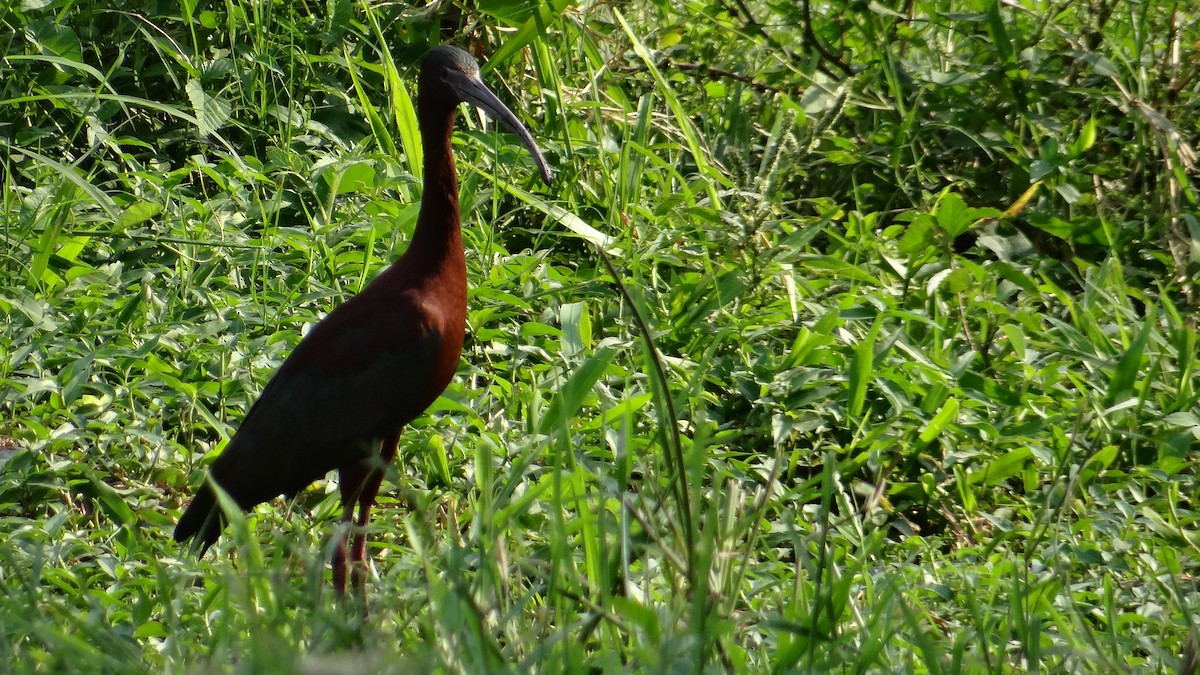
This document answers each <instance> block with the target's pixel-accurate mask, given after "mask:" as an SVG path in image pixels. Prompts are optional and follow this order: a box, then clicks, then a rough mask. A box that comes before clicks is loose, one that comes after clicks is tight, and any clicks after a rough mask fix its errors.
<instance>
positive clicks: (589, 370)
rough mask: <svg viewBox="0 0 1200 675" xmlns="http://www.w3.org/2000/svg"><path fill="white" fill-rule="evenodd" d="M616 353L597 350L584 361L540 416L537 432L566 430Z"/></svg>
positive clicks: (606, 349)
mask: <svg viewBox="0 0 1200 675" xmlns="http://www.w3.org/2000/svg"><path fill="white" fill-rule="evenodd" d="M615 355H616V351H614V350H612V349H608V348H604V349H599V350H597V351H596V353H594V354H592V355H591V356H590V357H589V358H588V359H587V360H586V361H584V362H583V363H582V364H581V365H580V366H579V367H578V368H576V369H575V372H573V373H571V377H570V378H569V379H568V380H567V382H566V384H564V385H563V386H562V388H561V389H559V391H558V392H557V393H556V394H555V395H554V398H553V400H551V401H550V405H549V406H548V407H547V408H546V413H545V415H543V416H542V420H541V425H540V428H539V431H540V432H541V433H543V434H549V433H551V432H552V431H554V430H556V429H562V428H566V427H567V426H568V421H569V420H570V419H571V417H573V416H574V415H575V413H576V412H577V411H578V410H579V408H580V406H582V405H583V402H584V400H585V399H586V398H587V397H588V396H589V395H591V393H592V387H593V386H594V385H595V384H596V381H597V380H599V379H600V376H602V375H603V374H604V371H605V369H607V368H608V364H609V363H611V362H612V359H613V356H615Z"/></svg>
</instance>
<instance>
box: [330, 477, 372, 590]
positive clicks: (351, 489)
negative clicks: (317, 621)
mask: <svg viewBox="0 0 1200 675" xmlns="http://www.w3.org/2000/svg"><path fill="white" fill-rule="evenodd" d="M369 471H370V468H369V467H368V466H367V465H366V463H357V464H352V465H350V466H344V467H342V468H341V469H339V470H338V490H339V491H340V492H341V494H342V525H341V527H340V530H339V534H338V543H337V548H335V549H334V551H333V587H334V589H336V590H337V592H338V594H339V595H345V594H346V557H347V555H348V553H349V547H350V531H351V530H352V529H353V525H351V520H353V518H354V503H355V502H356V501H358V496H359V494H361V492H362V489H363V485H364V484H365V483H366V481H367V480H368V473H369Z"/></svg>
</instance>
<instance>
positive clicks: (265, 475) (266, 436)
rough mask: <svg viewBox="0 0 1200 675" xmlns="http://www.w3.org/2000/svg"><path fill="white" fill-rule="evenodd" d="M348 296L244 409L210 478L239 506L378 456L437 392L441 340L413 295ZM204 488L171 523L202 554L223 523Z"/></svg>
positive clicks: (178, 536) (291, 491) (433, 320)
mask: <svg viewBox="0 0 1200 675" xmlns="http://www.w3.org/2000/svg"><path fill="white" fill-rule="evenodd" d="M364 296H365V294H364V295H359V296H356V297H355V298H351V299H350V300H349V301H347V302H346V303H345V304H343V305H342V306H340V307H338V308H337V309H336V310H334V311H333V312H331V313H330V314H329V316H327V317H326V318H325V319H324V320H323V321H321V322H320V323H319V324H317V325H316V326H315V327H314V328H313V330H312V331H311V332H310V333H309V334H308V335H307V336H305V338H304V339H303V340H301V341H300V344H299V345H297V346H296V349H295V351H293V352H292V354H291V355H290V356H288V358H287V359H286V360H285V361H284V363H283V365H281V366H280V367H279V370H278V371H277V372H276V373H275V375H274V377H272V378H271V381H270V382H269V383H268V384H267V387H266V389H264V390H263V393H262V396H260V397H259V399H258V401H257V402H256V403H255V404H254V406H253V407H251V409H250V412H249V413H247V415H246V419H245V420H244V421H243V422H242V425H241V428H240V429H239V430H238V432H237V434H235V435H234V437H233V438H232V439H231V440H230V442H229V445H228V446H227V447H226V448H225V452H224V453H222V454H221V456H220V457H219V458H217V460H216V461H215V462H213V465H212V470H211V473H212V480H215V481H216V482H217V484H219V485H220V486H221V488H222V489H223V490H225V491H226V492H228V493H229V495H230V496H231V497H233V499H234V500H235V501H236V502H237V503H238V505H239V506H240V507H241V508H243V509H249V508H251V507H252V506H254V505H255V504H259V503H262V502H264V501H267V500H269V499H272V498H274V497H276V496H278V495H280V494H288V495H293V494H295V493H297V492H299V491H300V490H303V489H304V488H305V487H306V486H307V485H309V484H310V483H312V482H313V481H314V480H316V479H318V478H320V477H321V476H323V475H325V474H326V473H327V472H328V471H330V470H332V469H335V468H338V467H340V466H343V465H345V464H348V463H352V462H355V461H360V460H362V459H364V458H366V457H368V456H370V455H371V454H372V453H378V452H379V447H380V443H381V442H382V440H383V439H384V438H386V437H389V436H390V435H392V434H394V433H395V432H396V431H398V430H399V429H400V428H401V427H402V426H403V425H405V424H407V423H408V422H409V421H411V420H412V419H413V418H414V417H416V416H417V415H419V414H421V412H423V411H424V410H425V408H426V407H428V406H429V404H430V403H432V402H433V399H434V398H436V397H437V396H438V395H439V394H440V393H441V391H440V389H439V390H438V391H430V387H428V386H426V385H427V383H428V382H429V380H430V379H431V377H432V374H433V371H434V367H435V364H436V363H437V361H438V358H439V355H440V351H441V347H442V342H443V340H442V336H441V335H440V334H439V332H438V330H437V328H436V325H437V321H436V319H437V317H433V316H430V315H429V312H428V310H427V309H426V308H425V307H424V306H423V305H422V304H421V303H420V302H419V301H418V300H416V299H415V298H414V297H413V296H412V295H401V296H400V297H398V298H395V299H394V300H392V301H391V302H389V303H387V304H386V305H382V304H381V303H378V302H373V301H370V300H369V299H368V298H366V297H364ZM219 511H220V509H219V508H217V505H216V498H215V494H214V493H213V492H212V490H211V488H210V487H209V486H208V485H207V484H206V485H205V486H204V487H202V488H201V490H200V492H199V493H198V494H197V495H196V498H195V499H194V500H193V502H192V504H191V505H190V506H189V507H188V509H187V510H186V511H185V512H184V514H183V516H182V517H180V519H179V524H178V525H176V527H175V540H176V541H183V540H185V539H188V538H189V537H192V536H195V535H197V534H199V535H200V536H199V537H198V542H197V543H198V544H200V545H201V547H202V549H206V548H208V546H209V545H211V544H212V543H213V542H215V541H216V539H217V537H218V536H219V535H220V530H221V528H222V526H223V523H222V522H221V521H222V518H221V516H220V513H219Z"/></svg>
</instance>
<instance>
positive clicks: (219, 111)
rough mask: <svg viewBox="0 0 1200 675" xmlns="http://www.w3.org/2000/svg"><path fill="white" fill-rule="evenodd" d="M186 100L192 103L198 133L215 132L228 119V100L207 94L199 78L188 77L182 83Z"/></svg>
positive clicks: (229, 109)
mask: <svg viewBox="0 0 1200 675" xmlns="http://www.w3.org/2000/svg"><path fill="white" fill-rule="evenodd" d="M184 89H185V90H186V91H187V96H188V100H189V101H191V103H192V111H193V112H194V113H195V115H196V127H197V128H198V129H199V131H200V134H201V135H204V136H208V135H211V134H215V133H217V130H219V129H220V128H221V127H223V126H225V122H227V121H229V113H230V111H231V110H232V108H231V106H230V105H229V102H228V101H226V100H225V99H223V98H221V97H220V96H209V95H208V94H207V93H206V92H205V91H204V86H203V85H202V84H201V83H200V80H197V79H195V78H192V79H189V80H188V81H187V84H186V85H184Z"/></svg>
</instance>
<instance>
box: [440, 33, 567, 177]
mask: <svg viewBox="0 0 1200 675" xmlns="http://www.w3.org/2000/svg"><path fill="white" fill-rule="evenodd" d="M418 96H419V97H420V100H421V103H422V105H426V104H427V103H432V104H434V106H435V107H439V108H440V107H441V106H443V105H445V106H448V107H450V108H453V107H454V106H456V105H458V104H459V103H470V104H471V105H473V106H476V107H478V108H481V109H483V110H484V111H485V112H486V113H487V114H489V115H491V116H492V117H493V118H495V119H496V121H498V122H500V123H501V124H503V125H504V126H505V127H507V128H508V130H509V131H511V132H513V133H514V134H516V135H517V137H519V138H520V139H521V142H522V143H524V144H525V147H526V148H528V149H529V152H530V154H532V155H533V161H534V162H535V163H536V164H537V167H538V171H539V172H540V173H541V174H542V180H544V181H546V184H547V185H549V184H550V182H551V180H552V176H551V175H550V167H549V166H547V165H546V158H545V157H543V156H542V151H541V150H539V149H538V146H537V143H535V142H534V141H533V135H532V134H530V133H529V129H526V128H525V125H524V124H522V123H521V120H519V119H517V116H516V115H515V114H514V113H513V111H512V110H509V108H508V106H506V105H504V104H503V103H501V102H500V99H499V98H497V97H496V95H495V94H494V93H492V90H491V89H488V88H487V85H485V84H484V83H483V80H482V79H480V77H479V64H478V63H477V62H476V61H475V58H474V57H473V56H471V55H470V54H468V53H467V52H465V51H463V50H461V49H459V48H458V47H451V46H449V45H442V46H440V47H434V48H433V49H431V50H429V52H428V53H427V54H425V58H424V59H423V60H422V61H421V80H420V90H419V92H418ZM442 114H446V113H442Z"/></svg>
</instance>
